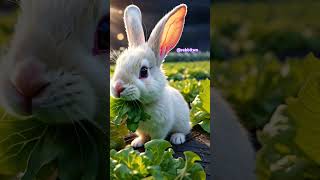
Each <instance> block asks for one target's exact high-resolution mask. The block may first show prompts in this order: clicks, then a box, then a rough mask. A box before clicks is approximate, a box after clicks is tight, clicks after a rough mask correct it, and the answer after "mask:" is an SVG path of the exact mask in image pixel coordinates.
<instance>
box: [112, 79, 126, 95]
mask: <svg viewBox="0 0 320 180" xmlns="http://www.w3.org/2000/svg"><path fill="white" fill-rule="evenodd" d="M114 89H115V90H116V92H117V95H118V96H120V93H121V92H122V91H123V90H124V87H123V85H122V83H121V82H119V81H118V82H116V85H115V86H114Z"/></svg>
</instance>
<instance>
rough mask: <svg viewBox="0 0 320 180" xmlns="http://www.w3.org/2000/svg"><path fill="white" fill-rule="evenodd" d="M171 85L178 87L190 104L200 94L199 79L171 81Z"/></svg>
mask: <svg viewBox="0 0 320 180" xmlns="http://www.w3.org/2000/svg"><path fill="white" fill-rule="evenodd" d="M170 85H171V86H172V87H174V88H176V89H178V90H179V91H180V93H181V94H182V95H183V97H184V99H185V100H186V101H187V102H188V103H189V104H191V103H192V101H193V100H194V98H195V97H196V96H197V95H198V94H199V81H197V80H195V79H186V80H182V81H170Z"/></svg>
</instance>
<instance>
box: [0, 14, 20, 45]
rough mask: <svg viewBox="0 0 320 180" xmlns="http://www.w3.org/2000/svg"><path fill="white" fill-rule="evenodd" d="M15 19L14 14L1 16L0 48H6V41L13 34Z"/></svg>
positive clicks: (15, 15)
mask: <svg viewBox="0 0 320 180" xmlns="http://www.w3.org/2000/svg"><path fill="white" fill-rule="evenodd" d="M16 18H17V13H16V12H10V13H7V14H6V13H4V14H1V18H0V48H2V47H3V46H6V45H7V43H8V41H9V40H10V38H11V36H12V33H13V27H14V24H15V22H16Z"/></svg>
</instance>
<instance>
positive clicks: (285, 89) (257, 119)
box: [212, 55, 318, 131]
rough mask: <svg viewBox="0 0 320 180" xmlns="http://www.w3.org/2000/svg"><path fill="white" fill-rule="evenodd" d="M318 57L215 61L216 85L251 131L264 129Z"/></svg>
mask: <svg viewBox="0 0 320 180" xmlns="http://www.w3.org/2000/svg"><path fill="white" fill-rule="evenodd" d="M314 61H318V60H317V59H316V58H315V57H314V56H313V55H309V56H306V57H305V58H303V59H288V60H287V61H286V62H279V61H278V59H277V58H275V57H272V56H270V57H260V56H254V55H252V56H245V57H241V58H237V59H234V60H232V61H225V62H220V61H214V62H212V64H213V67H214V69H213V71H214V72H213V74H214V81H213V83H214V86H216V87H217V88H219V89H221V92H222V94H223V95H224V96H225V97H226V99H227V100H228V101H229V102H230V103H231V105H232V106H233V108H234V109H235V110H236V112H237V115H238V116H239V117H240V120H241V122H242V124H243V125H244V126H245V127H246V128H247V129H248V130H249V131H256V130H259V129H262V128H263V127H264V126H265V124H266V123H268V122H269V119H270V117H271V114H272V113H273V111H274V110H275V109H276V107H277V106H278V105H279V104H282V103H284V101H285V98H287V97H290V96H294V95H296V94H297V93H298V91H299V89H300V87H301V86H302V85H303V83H304V82H305V77H306V76H307V75H308V74H309V73H310V70H309V69H311V68H313V67H314V65H313V62H314Z"/></svg>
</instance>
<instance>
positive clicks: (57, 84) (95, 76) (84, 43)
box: [0, 1, 107, 123]
mask: <svg viewBox="0 0 320 180" xmlns="http://www.w3.org/2000/svg"><path fill="white" fill-rule="evenodd" d="M41 2H42V1H41ZM59 2H60V1H59ZM59 2H56V4H55V5H56V6H57V7H56V8H58V5H59V4H58V3H59ZM85 2H87V3H88V4H90V1H83V2H82V3H85ZM38 3H39V5H40V1H39V2H38ZM43 3H44V4H45V2H43ZM46 3H49V1H46ZM50 3H51V1H50ZM52 3H53V2H52ZM75 3H76V2H75ZM22 6H23V7H22V8H26V7H25V6H27V4H22ZM43 8H48V7H46V6H45V5H44V7H43ZM51 9H52V8H51ZM58 9H59V8H58ZM23 10H25V9H23ZM53 10H54V9H53ZM53 10H52V11H53ZM59 10H60V11H63V9H61V8H60V9H59ZM75 10H77V9H75ZM50 11H51V10H50V8H49V9H48V13H49V14H50ZM65 11H67V10H65ZM27 12H28V10H26V12H22V15H21V17H20V19H19V20H20V21H19V22H18V26H17V28H16V33H15V34H14V37H13V41H12V42H11V48H10V49H9V52H8V54H7V56H6V57H5V58H3V59H4V60H3V62H2V64H1V66H0V67H1V70H0V102H1V105H2V106H4V107H5V108H6V110H7V111H9V112H11V113H13V114H15V115H17V116H22V117H26V116H27V117H28V116H35V117H39V118H40V119H41V118H42V119H45V120H46V121H49V122H51V123H73V121H79V120H93V119H94V116H95V115H96V112H97V111H98V108H99V107H101V104H102V103H101V102H102V100H100V99H103V98H104V97H106V92H105V91H106V84H103V82H105V78H104V77H106V75H107V72H106V67H105V66H104V65H103V64H102V63H103V61H102V60H101V58H102V57H101V56H93V55H92V54H91V49H90V44H93V43H94V33H95V29H96V26H95V25H94V24H98V23H97V22H94V20H93V18H87V19H88V21H87V20H82V21H79V22H81V23H77V22H74V23H70V22H73V21H72V20H73V19H75V17H67V16H66V18H60V17H56V18H55V16H51V20H52V22H51V23H52V24H51V23H50V24H48V25H47V26H41V22H42V21H41V19H36V18H34V17H32V18H34V19H36V20H37V22H39V23H38V24H39V25H38V24H31V25H30V23H29V21H24V20H25V19H27V18H28V15H29V14H28V13H27ZM41 12H42V11H41ZM84 12H85V11H83V12H80V11H79V14H80V15H81V16H80V15H79V17H78V18H82V15H83V16H89V17H91V16H93V15H94V14H93V13H90V12H89V11H88V12H86V13H88V14H85V13H84ZM51 13H52V12H51ZM63 13H66V12H64V11H63V12H62V13H60V15H61V14H63ZM69 13H71V12H69ZM58 14H59V13H58ZM71 14H72V13H71ZM75 14H76V13H75ZM57 16H58V15H57ZM76 17H77V16H76ZM39 18H41V17H39ZM30 19H31V18H30ZM83 19H84V18H83ZM97 21H98V20H97ZM59 23H60V24H63V25H64V26H61V27H62V28H61V29H58V28H57V27H56V26H54V24H59ZM51 25H52V26H53V27H51ZM82 25H87V26H85V28H84V27H82ZM59 27H60V26H59ZM81 27H82V28H81ZM70 29H71V30H72V29H81V32H80V31H79V32H78V31H75V30H72V31H70ZM80 37H81V38H80ZM88 43H90V44H88ZM100 60H101V61H100Z"/></svg>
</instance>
